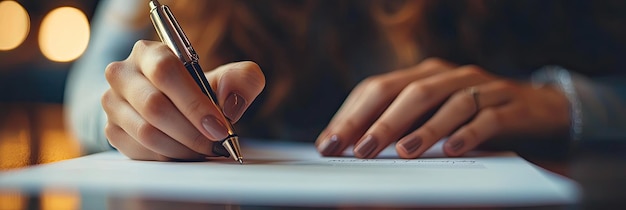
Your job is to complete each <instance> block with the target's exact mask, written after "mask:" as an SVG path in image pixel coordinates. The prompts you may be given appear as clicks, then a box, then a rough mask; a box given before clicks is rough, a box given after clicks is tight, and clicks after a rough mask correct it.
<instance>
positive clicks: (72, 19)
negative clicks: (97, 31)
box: [39, 7, 89, 62]
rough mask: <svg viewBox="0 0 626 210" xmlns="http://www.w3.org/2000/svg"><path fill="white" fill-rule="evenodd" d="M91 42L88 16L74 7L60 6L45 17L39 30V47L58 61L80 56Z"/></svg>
mask: <svg viewBox="0 0 626 210" xmlns="http://www.w3.org/2000/svg"><path fill="white" fill-rule="evenodd" d="M88 43H89V21H87V16H85V14H84V13H83V12H81V11H80V10H78V9H76V8H73V7H60V8H57V9H55V10H52V11H51V12H50V13H48V14H47V15H46V17H44V19H43V21H42V22H41V29H40V30H39V47H40V49H41V52H42V53H43V55H44V56H46V57H47V58H48V59H50V60H53V61H58V62H68V61H72V60H74V59H76V58H78V57H79V56H80V55H81V54H83V52H84V51H85V49H86V48H87V44H88Z"/></svg>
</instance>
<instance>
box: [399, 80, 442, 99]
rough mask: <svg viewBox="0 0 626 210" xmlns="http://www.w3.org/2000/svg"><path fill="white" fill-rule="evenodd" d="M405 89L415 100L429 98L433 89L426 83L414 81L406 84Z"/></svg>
mask: <svg viewBox="0 0 626 210" xmlns="http://www.w3.org/2000/svg"><path fill="white" fill-rule="evenodd" d="M405 91H408V92H409V93H411V95H413V97H414V98H416V99H417V100H419V101H424V100H427V99H429V98H431V97H432V96H433V94H434V91H435V90H434V89H433V88H432V86H431V85H429V84H427V83H424V82H419V81H414V82H411V83H410V84H409V85H407V87H406V88H405Z"/></svg>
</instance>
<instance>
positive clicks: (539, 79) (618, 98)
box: [532, 66, 626, 141]
mask: <svg viewBox="0 0 626 210" xmlns="http://www.w3.org/2000/svg"><path fill="white" fill-rule="evenodd" d="M532 80H533V82H534V83H535V84H546V83H550V84H554V85H557V86H558V87H560V89H561V90H562V91H563V93H564V94H565V95H566V97H567V99H568V101H569V103H570V107H569V109H570V116H571V117H570V119H571V127H570V131H571V132H570V133H571V139H572V140H574V141H605V140H606V141H615V140H621V139H626V81H625V80H626V78H624V77H623V76H615V77H597V78H590V77H585V76H583V75H580V74H577V73H574V72H571V71H568V70H566V69H564V68H561V67H558V66H548V67H544V68H542V69H540V70H538V71H537V72H535V73H534V75H533V78H532Z"/></svg>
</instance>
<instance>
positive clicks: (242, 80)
mask: <svg viewBox="0 0 626 210" xmlns="http://www.w3.org/2000/svg"><path fill="white" fill-rule="evenodd" d="M205 75H206V77H207V80H208V81H209V83H211V87H212V88H213V90H215V94H216V95H217V99H218V101H219V103H220V105H221V106H222V109H223V111H224V115H226V117H228V119H230V120H231V122H232V123H235V122H237V121H238V120H239V118H241V115H243V113H244V112H245V110H246V109H247V108H248V107H249V106H250V104H251V103H252V101H254V99H255V98H256V97H257V96H258V95H259V94H260V93H261V91H262V90H263V88H264V87H265V76H264V75H263V72H262V71H261V68H260V67H259V65H257V64H256V63H254V62H251V61H242V62H235V63H229V64H226V65H223V66H220V67H218V68H216V69H215V70H213V71H210V72H207V73H205Z"/></svg>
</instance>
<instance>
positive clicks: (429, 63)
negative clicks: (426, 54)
mask: <svg viewBox="0 0 626 210" xmlns="http://www.w3.org/2000/svg"><path fill="white" fill-rule="evenodd" d="M447 65H449V64H448V62H446V61H445V60H443V59H441V58H438V57H430V58H426V59H424V60H423V61H422V62H421V63H420V67H423V68H438V67H441V66H447Z"/></svg>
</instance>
